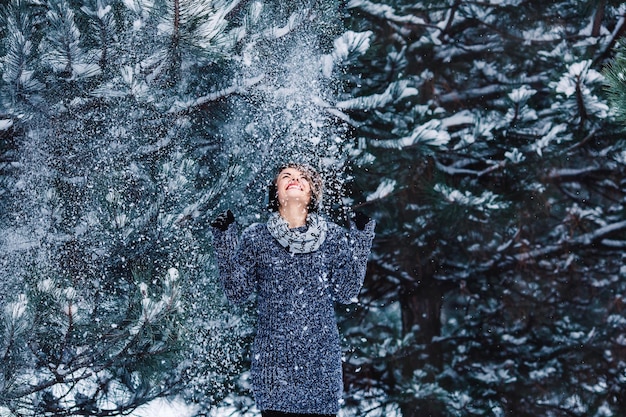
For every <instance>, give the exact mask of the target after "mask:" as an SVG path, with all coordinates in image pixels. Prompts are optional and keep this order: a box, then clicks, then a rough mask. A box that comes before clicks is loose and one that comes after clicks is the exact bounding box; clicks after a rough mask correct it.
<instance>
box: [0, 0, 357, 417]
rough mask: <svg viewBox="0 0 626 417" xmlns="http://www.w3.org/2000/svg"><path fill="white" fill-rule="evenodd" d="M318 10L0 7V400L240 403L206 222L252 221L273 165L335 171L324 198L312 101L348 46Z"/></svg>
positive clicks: (325, 5) (242, 322) (56, 404)
mask: <svg viewBox="0 0 626 417" xmlns="http://www.w3.org/2000/svg"><path fill="white" fill-rule="evenodd" d="M337 7H338V5H337V4H336V3H335V2H334V1H323V2H317V1H315V2H296V3H294V2H291V1H284V2H272V3H262V2H251V3H244V2H239V1H227V0H213V1H211V0H204V1H199V2H198V1H178V0H177V1H165V0H164V1H157V2H147V1H146V2H144V1H137V2H124V3H122V2H113V1H106V0H98V1H95V0H84V1H79V2H67V1H64V0H58V1H57V0H49V1H47V2H29V1H25V0H13V1H10V2H7V4H6V5H5V6H3V8H2V11H1V13H0V14H1V16H2V19H3V23H5V24H4V25H3V26H2V27H3V28H5V29H3V35H6V36H3V38H2V39H3V41H2V44H1V46H0V51H1V54H0V55H1V56H2V61H1V62H2V64H1V67H0V72H1V73H2V83H1V84H0V89H1V91H2V93H1V95H0V97H1V98H0V100H1V101H0V115H1V117H0V121H1V123H0V131H1V132H2V145H3V148H2V155H3V158H6V161H7V162H6V164H5V165H3V166H2V179H1V180H2V181H1V185H2V194H1V195H2V198H1V201H0V204H1V205H2V207H3V209H5V210H3V211H2V214H1V215H0V222H1V224H2V230H3V235H2V240H1V245H2V246H1V248H2V249H1V262H2V263H1V264H2V268H3V273H4V275H5V276H8V277H10V279H7V280H4V281H3V282H2V284H0V285H1V287H0V289H1V291H0V302H1V303H2V305H3V308H4V311H5V315H4V321H3V322H2V326H3V327H2V330H3V339H2V340H3V342H2V346H1V347H2V369H3V377H2V380H1V381H0V399H1V402H0V406H1V407H3V409H6V410H9V411H10V412H11V413H12V414H14V415H24V416H26V415H37V416H40V415H50V416H53V415H54V416H61V415H75V414H88V415H114V414H124V413H128V412H129V411H131V410H132V409H134V408H136V407H138V406H140V405H142V404H145V403H146V402H148V401H150V400H152V399H154V398H156V397H159V396H170V395H175V394H178V395H182V396H183V397H184V398H186V399H188V400H190V401H193V402H195V403H196V404H197V405H198V407H199V410H200V411H199V412H200V413H203V412H207V410H208V409H210V408H211V407H212V406H214V405H215V404H217V403H219V402H220V401H222V400H224V399H225V398H226V397H228V398H227V400H228V401H236V402H237V401H239V402H240V405H241V406H244V407H245V406H246V404H248V403H249V393H247V392H246V389H245V387H244V386H243V385H242V383H241V381H239V379H238V378H239V374H240V373H241V371H242V370H243V369H245V350H246V348H247V344H249V341H250V335H251V334H250V324H249V320H250V319H252V315H251V314H249V313H248V312H247V311H248V308H249V306H244V307H242V308H231V307H229V306H227V305H226V303H225V300H224V299H223V296H222V293H221V290H220V288H219V284H218V283H217V280H216V271H215V266H214V265H215V264H214V262H213V259H212V254H211V235H210V233H209V231H208V227H207V224H208V221H209V220H210V219H211V218H213V217H214V216H216V215H217V214H218V213H219V212H220V211H221V210H224V209H225V208H227V207H228V208H231V209H233V210H234V211H235V212H236V214H237V217H238V221H239V222H240V223H241V224H242V226H245V225H246V224H249V223H250V222H253V221H258V220H259V219H260V218H262V216H263V211H262V205H263V198H264V193H265V185H266V182H267V180H268V179H269V178H270V175H271V173H272V172H273V169H275V167H276V166H277V165H278V164H279V163H281V162H286V161H289V160H298V161H302V162H310V163H312V164H314V165H315V166H317V167H318V168H319V169H320V170H321V171H322V172H323V173H324V174H325V175H327V176H328V177H329V179H330V178H336V180H334V182H333V181H330V180H329V187H328V192H327V194H326V198H325V201H324V204H325V205H326V207H327V208H328V209H329V210H336V211H337V212H338V213H341V212H342V211H343V210H342V208H341V205H342V201H341V199H340V196H341V182H342V180H343V179H342V176H341V172H342V171H343V170H344V168H345V164H346V163H347V160H348V157H349V153H350V151H351V149H352V143H351V142H350V141H345V140H344V137H345V135H344V133H345V128H344V126H343V125H342V124H341V123H340V122H339V117H341V114H340V113H338V112H336V111H335V110H334V108H333V107H332V106H331V105H330V104H329V102H330V101H333V95H334V94H335V93H336V91H337V86H336V85H334V78H333V74H334V73H336V72H337V71H342V68H343V67H342V65H344V62H345V61H348V60H351V59H354V56H355V55H358V53H360V52H362V49H359V47H358V45H356V46H355V45H353V43H356V44H358V42H360V41H359V38H358V36H357V37H356V38H355V37H352V36H350V35H349V34H348V35H347V36H342V33H341V28H340V27H339V26H338V19H337ZM238 393H241V394H243V395H244V396H243V397H238V396H237V395H238ZM246 396H247V397H246Z"/></svg>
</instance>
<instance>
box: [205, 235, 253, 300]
mask: <svg viewBox="0 0 626 417" xmlns="http://www.w3.org/2000/svg"><path fill="white" fill-rule="evenodd" d="M249 230H250V229H246V230H245V231H244V232H243V233H242V235H241V238H240V239H238V238H237V226H236V224H235V223H232V224H231V225H230V226H229V227H228V229H226V231H221V230H218V229H215V228H214V229H213V244H214V247H215V254H216V257H217V266H218V269H219V275H220V282H221V284H222V288H223V290H224V294H226V298H228V300H229V301H230V302H231V303H242V302H244V301H246V300H247V299H248V297H250V294H252V292H253V291H254V289H255V287H256V282H257V262H256V256H255V251H254V243H253V238H252V236H251V233H249Z"/></svg>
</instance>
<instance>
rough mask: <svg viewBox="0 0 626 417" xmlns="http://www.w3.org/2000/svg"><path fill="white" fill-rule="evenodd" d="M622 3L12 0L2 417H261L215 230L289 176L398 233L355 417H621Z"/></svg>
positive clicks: (3, 149) (1, 265) (367, 346)
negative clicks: (136, 414)
mask: <svg viewBox="0 0 626 417" xmlns="http://www.w3.org/2000/svg"><path fill="white" fill-rule="evenodd" d="M624 13H626V9H625V6H624V5H622V4H621V2H620V1H618V0H601V1H587V0H584V1H582V0H581V1H570V0H559V1H552V2H538V1H517V0H503V1H497V2H496V1H491V2H489V1H487V2H462V1H452V0H449V1H448V0H446V1H431V0H425V1H417V2H416V1H404V0H389V1H384V2H375V1H370V0H351V1H349V2H336V1H335V0H321V1H313V0H310V1H309V0H305V1H297V2H294V1H291V0H279V1H273V2H263V1H238V0H232V1H228V0H196V1H188V0H173V1H170V0H158V1H143V0H138V1H124V2H118V1H112V0H79V1H71V2H70V1H66V0H47V1H30V0H7V1H3V2H2V3H1V7H0V19H1V23H0V39H1V41H0V74H1V77H2V80H1V81H0V271H1V272H2V274H3V276H4V277H5V279H3V280H2V282H0V305H1V306H2V309H3V310H2V311H3V316H2V320H1V321H0V331H1V332H2V339H0V357H1V361H2V362H1V365H0V370H1V373H0V374H1V376H0V413H2V412H5V413H10V415H15V416H69V415H94V416H97V415H115V414H125V413H129V412H130V411H131V410H133V409H135V408H136V407H138V406H140V405H142V404H145V403H146V402H149V401H150V400H152V399H154V398H156V397H161V396H173V395H181V396H183V397H184V398H185V399H187V400H189V401H191V402H193V403H195V404H196V405H197V413H198V415H208V414H209V413H210V411H211V409H212V408H213V407H215V406H216V405H218V404H222V405H224V404H226V405H229V406H230V407H231V408H233V407H234V408H235V409H236V410H238V413H239V414H250V413H252V412H253V408H252V407H253V405H252V402H251V399H250V393H249V391H248V389H247V384H246V379H245V373H243V374H242V371H243V370H244V369H245V368H246V363H245V354H246V350H247V348H248V344H249V342H250V339H251V320H253V319H254V317H253V315H252V314H251V313H249V310H250V305H245V306H243V307H239V308H233V307H230V306H227V305H226V303H225V300H224V299H223V296H222V293H221V289H220V288H219V285H218V284H217V281H216V279H215V269H214V268H215V266H214V262H213V260H212V253H211V237H210V233H208V231H207V227H206V225H207V220H208V219H211V218H213V217H214V216H215V215H217V214H218V213H220V212H221V211H223V210H225V209H226V208H231V209H233V211H234V212H235V214H236V216H237V221H238V222H240V223H241V224H242V225H244V226H245V225H247V224H250V223H252V222H255V221H260V220H261V221H262V220H264V214H263V213H262V211H260V209H259V208H260V207H262V206H263V198H264V192H265V185H266V181H267V180H268V179H269V178H270V176H271V173H272V172H273V169H274V168H275V167H276V165H277V164H279V163H282V162H285V161H287V160H292V159H293V160H298V161H300V162H309V163H312V164H313V165H315V166H316V167H318V168H319V169H320V170H321V171H322V172H323V173H324V175H325V176H326V177H327V178H328V179H329V181H328V182H327V185H328V189H327V193H326V195H325V197H324V201H323V206H324V207H323V210H324V211H326V212H329V213H330V214H331V215H332V216H335V217H343V216H344V215H345V214H346V211H347V210H350V209H357V208H358V209H360V210H363V211H365V212H366V213H368V214H369V215H371V216H372V217H374V218H376V219H377V221H378V227H377V239H376V240H375V247H374V252H373V255H372V259H371V262H370V265H369V271H368V278H367V281H366V285H365V288H364V290H363V294H362V302H361V303H360V304H358V305H356V306H350V307H348V308H347V309H346V310H342V311H341V312H340V313H341V315H342V318H343V323H342V327H343V333H344V334H345V335H346V339H345V344H346V349H347V354H346V363H345V370H346V378H345V380H346V391H347V402H346V405H345V412H346V413H347V414H348V415H360V416H366V415H367V416H372V417H373V416H379V415H380V416H386V415H402V416H403V417H412V416H421V415H431V416H441V417H444V416H445V417H447V416H458V415H463V416H472V415H496V416H503V415H515V416H537V415H541V416H565V415H567V416H571V415H575V416H619V415H624V414H625V413H626V409H625V408H624V404H623V401H622V400H621V396H620V393H621V391H623V388H624V374H625V372H626V365H625V364H626V361H625V359H624V357H623V355H622V351H623V345H624V340H623V335H622V333H623V330H624V323H625V321H624V311H623V300H622V296H621V294H623V292H624V290H625V288H624V277H625V275H626V270H625V268H624V266H623V265H624V261H625V258H624V247H625V246H626V242H625V241H624V230H625V229H626V220H625V218H624V204H625V202H626V188H625V183H624V178H626V157H625V151H624V140H623V137H622V136H623V133H622V132H623V122H624V119H626V116H625V113H624V109H625V108H626V105H624V103H623V101H624V96H625V95H624V94H623V93H624V91H625V89H624V82H623V81H624V80H623V77H622V76H621V74H622V73H623V72H624V66H625V65H626V64H625V63H624V62H623V48H624V46H623V45H622V46H620V47H618V45H619V40H620V38H623V35H624V33H625V31H626V25H625V23H624V19H623V16H624ZM340 18H343V19H344V20H343V22H342V21H341V19H340ZM616 47H617V54H615V55H613V51H614V50H615V49H616ZM608 62H610V64H609V65H608V66H606V64H607V63H608ZM603 69H604V72H601V71H602V70H603ZM607 85H608V90H607V88H606V86H607ZM607 91H608V93H609V94H606V93H607ZM609 99H610V100H611V101H609ZM609 103H611V105H610V106H609ZM344 174H345V175H344ZM331 179H332V180H331ZM346 180H349V181H350V182H349V183H348V186H349V187H351V188H350V189H347V186H346V184H344V181H346ZM346 192H348V193H350V192H351V194H350V195H348V196H347V197H345V196H344V194H345V193H346Z"/></svg>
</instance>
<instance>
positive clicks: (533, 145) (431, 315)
mask: <svg viewBox="0 0 626 417" xmlns="http://www.w3.org/2000/svg"><path fill="white" fill-rule="evenodd" d="M347 7H348V12H349V17H350V22H351V24H352V25H353V28H354V30H359V31H369V32H371V33H372V36H371V37H370V42H371V47H370V48H369V49H368V51H367V53H366V55H365V56H364V57H363V59H362V60H361V61H360V65H359V66H357V67H356V68H355V69H353V70H351V71H350V77H349V78H348V80H347V82H346V87H347V90H346V97H345V99H344V100H343V101H340V102H339V103H337V106H338V107H339V108H340V109H341V110H342V112H343V113H344V114H345V117H344V119H345V120H348V121H349V122H350V123H351V124H352V125H353V126H354V136H355V138H356V140H358V142H359V143H360V144H361V152H360V154H359V158H360V160H359V165H360V168H359V169H358V170H356V171H355V173H354V174H355V175H354V176H355V190H365V192H364V193H363V195H358V194H356V195H355V196H354V198H355V204H356V205H358V206H361V207H362V209H363V210H366V211H367V212H368V213H370V214H371V215H373V216H374V217H375V218H376V219H377V220H378V221H379V227H378V235H377V240H376V242H375V254H374V256H373V259H372V261H371V265H370V271H369V275H368V278H369V279H368V280H367V281H366V285H365V292H364V302H363V303H362V304H361V305H360V306H359V307H358V308H357V309H356V311H351V312H350V313H349V315H348V316H347V319H346V322H345V329H346V332H347V333H348V334H349V339H348V340H349V343H350V344H351V345H352V346H353V351H352V355H351V356H350V357H349V359H348V363H347V369H348V370H349V372H348V374H347V379H348V381H349V387H350V390H351V391H350V392H351V393H352V396H351V397H350V400H349V404H350V406H351V409H352V410H353V411H354V412H355V414H356V415H370V416H375V415H381V416H382V415H389V414H390V413H393V412H399V413H401V415H403V416H404V417H411V416H422V415H430V416H456V415H464V416H469V415H515V416H537V415H542V416H564V415H568V416H571V415H577V416H599V415H606V416H608V415H614V416H617V415H622V414H623V413H624V412H625V410H624V405H623V402H622V401H621V400H620V399H619V395H616V394H615V393H617V392H621V390H622V389H623V381H622V380H621V379H620V377H619V376H618V375H622V374H623V372H624V370H625V368H624V361H623V358H622V357H621V353H620V352H621V351H622V349H621V345H620V342H619V340H621V332H622V328H621V325H620V324H618V323H619V322H621V321H622V320H623V312H622V311H621V308H620V307H619V306H620V305H621V296H620V294H622V293H623V291H624V284H623V283H624V279H623V278H624V272H625V270H624V267H623V264H624V254H623V249H624V247H625V245H626V241H624V236H625V235H624V231H625V227H626V219H625V217H624V201H625V198H626V193H625V188H624V178H625V174H626V165H625V164H624V162H625V161H624V157H623V156H624V141H623V138H622V137H621V134H620V132H621V127H620V126H619V125H618V124H616V123H615V121H614V119H613V118H612V115H611V112H612V110H611V108H610V107H609V105H608V102H607V97H606V96H605V95H604V94H603V93H604V89H603V87H604V78H603V76H602V75H601V73H600V71H601V70H602V67H603V65H604V63H605V62H606V60H607V59H608V58H609V57H610V56H611V54H610V52H609V51H610V48H611V47H612V45H614V44H615V43H616V41H617V39H619V37H621V36H623V33H624V30H625V28H624V21H623V13H624V6H623V5H622V4H619V2H617V3H616V2H571V1H557V2H519V1H501V2H483V3H475V2H458V1H449V2H448V1H446V2H441V1H439V2H428V1H423V2H414V1H411V2H405V1H387V2H384V3H381V2H372V1H368V0H353V1H351V2H349V3H348V5H347Z"/></svg>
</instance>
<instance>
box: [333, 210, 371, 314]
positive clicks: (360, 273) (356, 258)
mask: <svg viewBox="0 0 626 417" xmlns="http://www.w3.org/2000/svg"><path fill="white" fill-rule="evenodd" d="M375 227H376V222H375V221H374V220H371V221H370V222H369V223H368V224H367V225H366V226H365V228H364V230H358V229H356V228H354V227H351V228H350V230H349V232H348V234H347V236H346V238H345V239H342V240H341V243H340V244H339V248H338V250H337V251H336V252H335V254H334V256H333V257H332V259H331V262H330V268H329V270H330V277H329V280H330V286H331V292H332V295H333V297H334V298H335V300H336V301H338V302H340V303H343V304H349V303H353V302H356V299H357V297H358V295H359V291H360V290H361V287H362V286H363V280H364V279H365V272H366V268H367V258H368V256H369V254H370V250H371V248H372V240H373V239H374V228H375Z"/></svg>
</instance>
